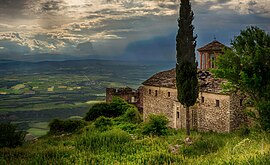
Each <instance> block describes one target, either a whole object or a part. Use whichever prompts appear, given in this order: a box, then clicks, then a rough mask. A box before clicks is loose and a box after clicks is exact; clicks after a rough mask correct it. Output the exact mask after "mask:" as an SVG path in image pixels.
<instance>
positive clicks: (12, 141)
mask: <svg viewBox="0 0 270 165" xmlns="http://www.w3.org/2000/svg"><path fill="white" fill-rule="evenodd" d="M0 132H1V133H0V148H2V147H9V148H15V147H17V146H21V145H22V144H23V142H24V137H25V135H26V133H25V132H22V131H16V126H15V125H12V124H10V123H3V124H0Z"/></svg>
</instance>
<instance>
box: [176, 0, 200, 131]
mask: <svg viewBox="0 0 270 165" xmlns="http://www.w3.org/2000/svg"><path fill="white" fill-rule="evenodd" d="M193 19H194V14H193V11H192V10H191V4H190V2H189V0H181V4H180V18H179V19H178V27H179V30H178V34H177V37H176V51H177V64H176V85H177V91H178V96H177V98H178V101H179V102H180V103H181V104H183V105H184V106H185V107H186V134H187V135H188V136H189V135H190V115H189V107H190V106H193V105H194V104H195V103H196V100H197V98H198V93H199V89H198V78H197V65H196V62H195V47H196V37H194V36H193V30H194V26H193V25H192V21H193Z"/></svg>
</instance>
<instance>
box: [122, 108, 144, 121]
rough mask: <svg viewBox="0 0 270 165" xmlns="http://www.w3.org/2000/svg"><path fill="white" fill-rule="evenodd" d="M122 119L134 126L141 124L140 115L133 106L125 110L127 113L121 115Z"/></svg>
mask: <svg viewBox="0 0 270 165" xmlns="http://www.w3.org/2000/svg"><path fill="white" fill-rule="evenodd" d="M123 119H124V120H125V121H127V122H130V123H134V124H136V123H140V122H142V118H141V115H140V113H139V111H138V109H137V108H136V107H135V106H133V107H130V108H128V109H127V111H126V112H125V114H124V115H123Z"/></svg>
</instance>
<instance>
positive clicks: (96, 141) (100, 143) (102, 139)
mask: <svg viewBox="0 0 270 165" xmlns="http://www.w3.org/2000/svg"><path fill="white" fill-rule="evenodd" d="M130 140H131V137H130V135H129V134H128V133H127V132H125V131H122V130H118V129H113V130H110V131H107V132H102V133H99V132H87V133H86V134H84V135H83V136H82V137H81V138H79V139H78V140H77V144H76V147H77V148H79V149H87V150H90V151H91V152H94V153H98V152H99V151H100V150H101V149H103V148H105V149H106V150H107V151H119V150H123V149H124V148H123V145H124V144H125V143H127V142H129V141H130Z"/></svg>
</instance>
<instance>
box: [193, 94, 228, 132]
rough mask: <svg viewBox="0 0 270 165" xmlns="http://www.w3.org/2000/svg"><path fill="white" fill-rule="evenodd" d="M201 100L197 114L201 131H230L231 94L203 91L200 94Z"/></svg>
mask: <svg viewBox="0 0 270 165" xmlns="http://www.w3.org/2000/svg"><path fill="white" fill-rule="evenodd" d="M203 100H204V101H203ZM199 102H200V103H199V105H198V116H197V117H198V119H197V120H198V130H199V131H214V132H230V96H229V95H221V94H214V93H206V92H202V93H200V95H199ZM217 102H219V105H217V104H218V103H217Z"/></svg>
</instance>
